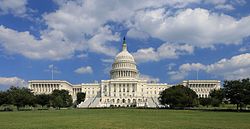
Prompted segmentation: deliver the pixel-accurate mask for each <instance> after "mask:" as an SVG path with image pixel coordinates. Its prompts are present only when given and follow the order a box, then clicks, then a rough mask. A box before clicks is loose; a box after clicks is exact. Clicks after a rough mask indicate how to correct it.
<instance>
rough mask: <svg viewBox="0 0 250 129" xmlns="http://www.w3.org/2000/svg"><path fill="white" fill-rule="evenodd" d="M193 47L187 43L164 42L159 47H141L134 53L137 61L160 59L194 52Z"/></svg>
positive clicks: (173, 57)
mask: <svg viewBox="0 0 250 129" xmlns="http://www.w3.org/2000/svg"><path fill="white" fill-rule="evenodd" d="M193 50H194V49H193V47H192V46H190V45H187V44H171V43H164V44H162V45H161V46H160V47H159V48H157V49H154V48H152V47H150V48H145V49H139V50H137V51H136V52H135V53H133V55H134V57H135V60H136V61H137V62H148V61H159V60H162V59H175V58H178V57H179V56H180V55H186V54H192V53H193Z"/></svg>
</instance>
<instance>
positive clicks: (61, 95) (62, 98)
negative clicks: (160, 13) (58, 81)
mask: <svg viewBox="0 0 250 129" xmlns="http://www.w3.org/2000/svg"><path fill="white" fill-rule="evenodd" d="M51 98H52V105H53V106H54V107H58V108H61V107H70V106H72V101H73V100H72V97H71V95H70V94H69V91H67V90H54V91H53V92H52V94H51Z"/></svg>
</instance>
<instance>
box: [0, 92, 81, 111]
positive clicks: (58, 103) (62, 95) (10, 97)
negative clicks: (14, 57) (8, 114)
mask: <svg viewBox="0 0 250 129" xmlns="http://www.w3.org/2000/svg"><path fill="white" fill-rule="evenodd" d="M77 97H78V98H77V101H76V102H75V103H73V100H72V97H71V95H70V94H69V92H68V91H67V90H54V91H53V92H52V93H51V94H39V95H35V94H34V93H32V91H31V90H30V89H28V88H25V87H22V88H20V87H11V88H10V89H8V90H7V91H1V92H0V106H4V105H14V106H16V107H17V110H19V109H20V108H21V107H25V106H30V107H36V106H37V105H41V106H42V107H53V108H56V109H60V108H62V107H71V106H73V104H75V105H76V104H79V103H80V102H81V101H84V99H85V93H78V94H77ZM3 110H12V109H9V108H8V106H6V108H4V109H3Z"/></svg>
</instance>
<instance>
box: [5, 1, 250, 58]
mask: <svg viewBox="0 0 250 129" xmlns="http://www.w3.org/2000/svg"><path fill="white" fill-rule="evenodd" d="M1 1H3V2H2V3H3V4H2V3H1V5H0V9H1V10H7V11H8V10H15V11H16V12H20V13H25V12H26V11H25V10H26V9H25V6H26V4H27V1H26V0H18V1H17V0H15V1H14V0H1ZM54 2H55V3H56V4H58V9H57V10H55V11H53V12H49V13H46V14H43V15H42V21H43V24H45V25H46V26H47V28H46V29H44V30H41V31H40V34H41V35H40V36H39V37H36V36H34V35H33V34H31V33H30V32H28V31H24V32H19V31H17V30H14V29H11V28H6V27H5V26H0V32H1V33H0V45H1V46H2V47H3V48H4V50H5V51H6V52H7V53H9V54H21V55H23V56H25V57H27V58H30V59H49V60H62V59H69V58H71V57H74V56H77V55H75V54H76V53H77V52H80V53H82V52H84V53H87V52H94V53H99V54H104V55H106V56H114V55H115V54H116V53H117V49H116V48H115V47H114V45H113V44H112V42H117V41H118V40H119V39H120V34H119V32H116V30H113V28H111V27H110V25H109V24H110V23H118V24H122V26H124V27H126V29H128V33H127V34H128V36H129V37H133V38H139V39H147V38H148V37H153V38H158V39H161V40H163V41H166V42H171V43H188V44H189V45H192V46H198V47H210V46H213V45H214V44H218V43H222V44H239V43H240V42H241V40H242V39H243V38H244V37H247V36H249V27H248V23H249V21H250V17H243V18H241V19H235V18H233V17H231V16H228V15H225V14H218V13H214V12H210V11H208V10H205V9H200V8H197V9H185V8H186V7H187V6H188V5H190V4H193V3H196V4H201V3H206V2H204V1H203V0H185V1H179V0H168V1H166V0H159V1H157V2H155V1H151V0H138V1H134V0H126V1H116V0H111V1H109V2H107V1H102V0H77V1H67V0H54ZM111 3H112V4H111ZM241 3H243V2H241ZM209 4H223V5H224V4H228V1H226V2H225V1H222V2H219V3H218V2H217V3H215V2H212V3H209ZM12 8H13V9H12ZM173 8H174V9H176V10H177V11H173ZM180 8H181V9H180ZM166 9H169V10H170V11H166ZM179 9H180V10H179ZM20 10H21V11H20ZM4 12H6V11H4ZM152 49H154V48H147V49H146V50H145V51H148V52H150V53H153V54H154V52H155V53H158V50H152ZM107 51H108V52H107ZM139 51H140V50H138V52H139ZM163 54H164V53H163ZM170 56H172V55H166V54H165V55H162V56H159V55H157V56H156V57H157V59H151V60H159V59H161V58H162V57H167V58H168V57H170ZM172 57H174V58H176V57H178V54H177V55H176V56H172Z"/></svg>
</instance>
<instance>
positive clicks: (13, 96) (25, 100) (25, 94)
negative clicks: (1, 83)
mask: <svg viewBox="0 0 250 129" xmlns="http://www.w3.org/2000/svg"><path fill="white" fill-rule="evenodd" d="M6 94H7V98H8V102H9V103H10V104H13V105H15V106H17V108H18V109H19V107H23V106H25V105H30V106H32V105H34V102H35V101H34V100H35V96H34V94H33V93H32V92H31V90H30V89H28V88H25V87H22V88H20V87H11V88H10V89H9V90H7V92H6Z"/></svg>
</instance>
